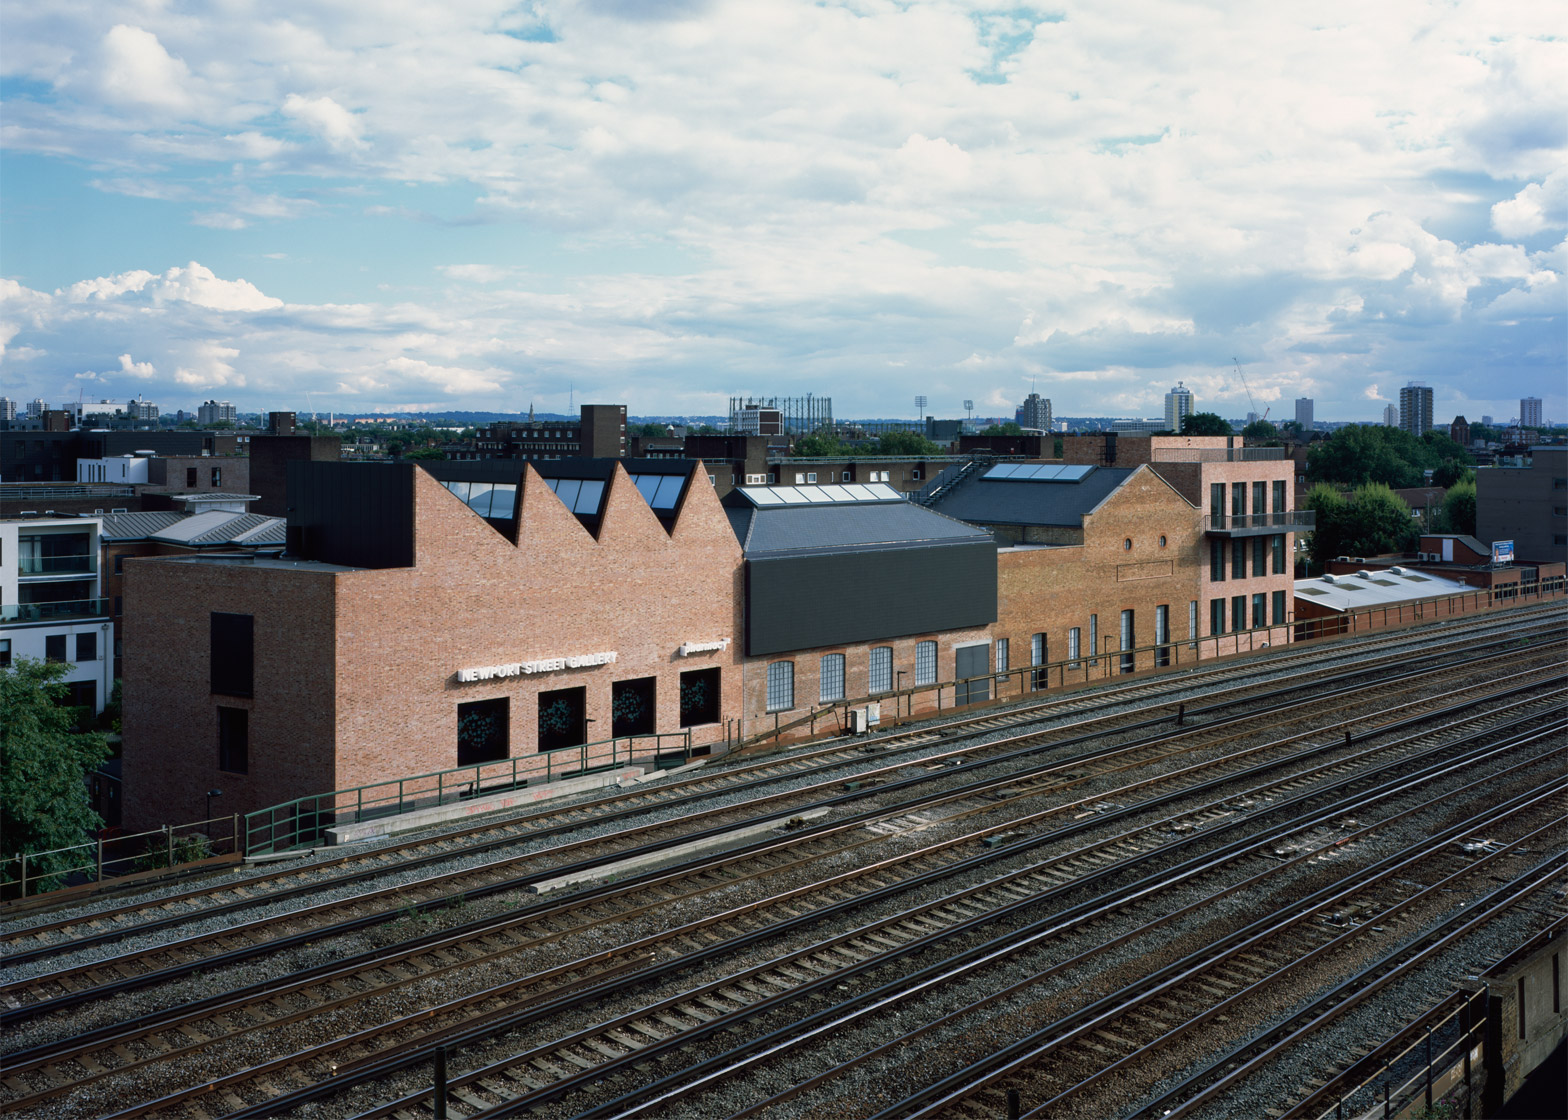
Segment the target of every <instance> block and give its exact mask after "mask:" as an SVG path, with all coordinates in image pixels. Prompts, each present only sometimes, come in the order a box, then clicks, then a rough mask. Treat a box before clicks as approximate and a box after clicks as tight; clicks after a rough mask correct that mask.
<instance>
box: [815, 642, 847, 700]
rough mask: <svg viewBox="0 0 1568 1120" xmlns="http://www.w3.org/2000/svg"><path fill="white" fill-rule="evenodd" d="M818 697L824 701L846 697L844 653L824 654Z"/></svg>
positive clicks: (819, 677)
mask: <svg viewBox="0 0 1568 1120" xmlns="http://www.w3.org/2000/svg"><path fill="white" fill-rule="evenodd" d="M817 699H818V700H819V701H821V702H822V703H827V702H829V701H832V700H842V699H844V655H843V654H842V653H828V654H824V655H823V656H822V662H821V666H820V669H819V676H818V690H817Z"/></svg>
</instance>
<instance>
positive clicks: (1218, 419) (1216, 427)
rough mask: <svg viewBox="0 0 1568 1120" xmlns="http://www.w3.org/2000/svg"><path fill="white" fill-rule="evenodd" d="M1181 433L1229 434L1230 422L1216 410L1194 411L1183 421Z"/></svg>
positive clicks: (1188, 434) (1198, 434)
mask: <svg viewBox="0 0 1568 1120" xmlns="http://www.w3.org/2000/svg"><path fill="white" fill-rule="evenodd" d="M1181 434H1182V435H1184V436H1228V435H1232V434H1234V433H1232V432H1231V428H1230V423H1229V422H1228V421H1227V420H1225V418H1224V417H1222V416H1220V415H1219V414H1218V413H1216V412H1194V413H1192V414H1190V415H1189V416H1188V417H1187V418H1186V419H1185V420H1183V421H1182V425H1181Z"/></svg>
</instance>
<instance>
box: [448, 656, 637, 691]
mask: <svg viewBox="0 0 1568 1120" xmlns="http://www.w3.org/2000/svg"><path fill="white" fill-rule="evenodd" d="M615 657H616V654H615V651H614V650H607V651H606V652H604V653H579V654H576V655H575V656H572V657H546V658H543V659H541V660H539V661H514V662H513V663H512V664H510V665H486V666H484V667H483V668H480V669H459V670H458V671H457V679H458V680H459V681H461V682H465V683H466V682H468V681H491V680H499V679H501V678H504V677H529V676H533V675H534V674H535V673H558V672H560V671H561V670H562V669H588V668H592V667H593V666H595V665H614V664H615Z"/></svg>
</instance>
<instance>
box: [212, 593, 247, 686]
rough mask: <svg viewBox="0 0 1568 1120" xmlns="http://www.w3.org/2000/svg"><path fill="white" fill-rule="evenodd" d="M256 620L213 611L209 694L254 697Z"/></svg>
mask: <svg viewBox="0 0 1568 1120" xmlns="http://www.w3.org/2000/svg"><path fill="white" fill-rule="evenodd" d="M255 672H256V650H255V619H254V618H252V617H251V616H250V615H248V614H224V613H223V612H221V611H213V612H212V651H211V675H212V691H214V692H216V693H219V694H221V695H223V696H254V695H255V692H254V687H255Z"/></svg>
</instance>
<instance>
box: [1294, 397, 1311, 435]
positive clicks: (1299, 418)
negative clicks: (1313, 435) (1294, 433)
mask: <svg viewBox="0 0 1568 1120" xmlns="http://www.w3.org/2000/svg"><path fill="white" fill-rule="evenodd" d="M1296 423H1298V424H1300V425H1301V430H1302V431H1304V432H1310V431H1311V430H1312V398H1311V397H1297V398H1296Z"/></svg>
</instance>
